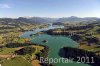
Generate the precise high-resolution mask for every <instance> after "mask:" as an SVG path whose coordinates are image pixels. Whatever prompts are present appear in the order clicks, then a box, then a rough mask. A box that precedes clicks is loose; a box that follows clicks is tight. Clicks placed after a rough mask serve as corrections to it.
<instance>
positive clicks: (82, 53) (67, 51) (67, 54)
mask: <svg viewBox="0 0 100 66" xmlns="http://www.w3.org/2000/svg"><path fill="white" fill-rule="evenodd" d="M62 52H63V53H62ZM59 55H60V56H62V57H64V58H74V61H76V62H77V61H78V62H82V61H84V63H86V64H89V65H91V66H99V65H100V56H98V55H96V54H95V53H93V52H90V51H86V50H83V49H78V48H71V47H63V48H62V49H60V51H59ZM78 57H80V59H81V58H82V57H84V58H87V57H88V58H89V59H88V60H87V59H83V60H79V58H78ZM87 62H88V63H87ZM93 62H94V63H93Z"/></svg>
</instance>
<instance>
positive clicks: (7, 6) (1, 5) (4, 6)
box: [0, 4, 11, 8]
mask: <svg viewBox="0 0 100 66" xmlns="http://www.w3.org/2000/svg"><path fill="white" fill-rule="evenodd" d="M0 8H11V7H10V6H9V5H7V4H0Z"/></svg>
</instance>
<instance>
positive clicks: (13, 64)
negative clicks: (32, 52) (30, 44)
mask: <svg viewBox="0 0 100 66" xmlns="http://www.w3.org/2000/svg"><path fill="white" fill-rule="evenodd" d="M2 66H32V64H31V63H30V62H28V61H27V60H25V59H24V58H22V57H16V58H14V59H9V60H5V61H4V62H3V63H2Z"/></svg>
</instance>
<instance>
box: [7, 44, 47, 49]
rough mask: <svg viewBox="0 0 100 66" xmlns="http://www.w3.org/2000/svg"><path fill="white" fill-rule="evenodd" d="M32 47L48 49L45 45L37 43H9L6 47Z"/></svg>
mask: <svg viewBox="0 0 100 66" xmlns="http://www.w3.org/2000/svg"><path fill="white" fill-rule="evenodd" d="M31 45H38V46H43V47H46V46H45V45H42V44H36V43H8V44H6V45H5V47H8V48H16V47H25V46H31Z"/></svg>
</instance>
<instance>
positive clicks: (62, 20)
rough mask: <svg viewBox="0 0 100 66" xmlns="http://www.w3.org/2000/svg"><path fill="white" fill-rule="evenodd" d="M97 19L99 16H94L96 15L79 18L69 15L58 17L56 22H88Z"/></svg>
mask: <svg viewBox="0 0 100 66" xmlns="http://www.w3.org/2000/svg"><path fill="white" fill-rule="evenodd" d="M98 19H100V18H96V17H85V18H79V17H75V16H71V17H65V18H59V19H58V20H57V22H88V21H96V20H98Z"/></svg>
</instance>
